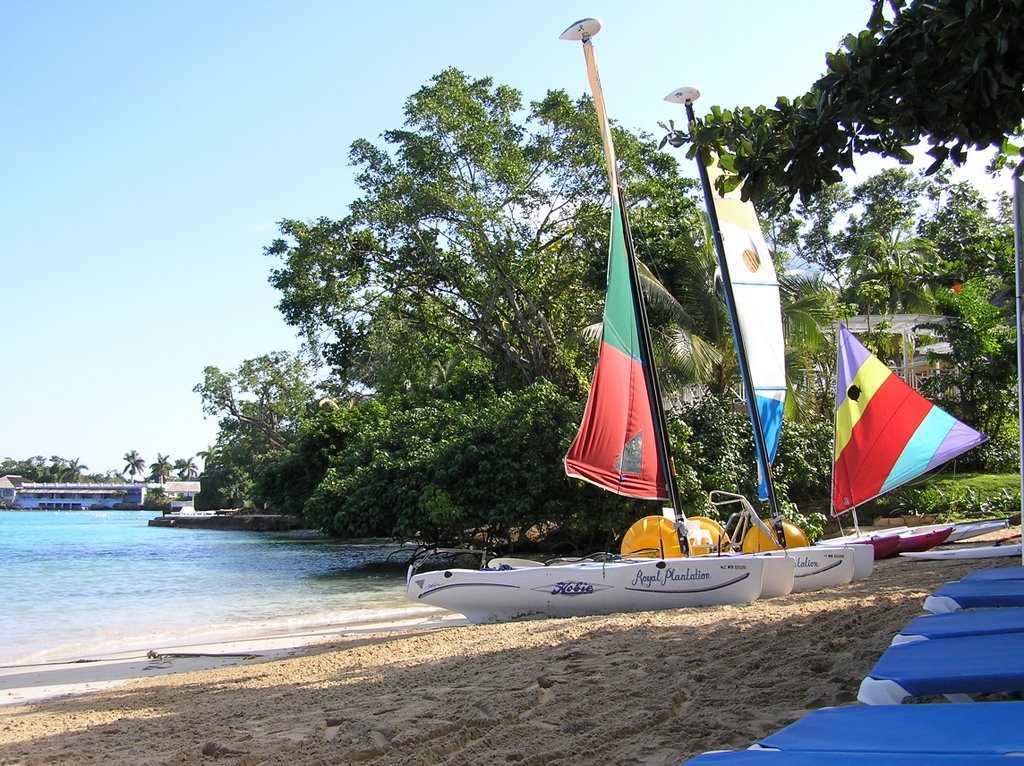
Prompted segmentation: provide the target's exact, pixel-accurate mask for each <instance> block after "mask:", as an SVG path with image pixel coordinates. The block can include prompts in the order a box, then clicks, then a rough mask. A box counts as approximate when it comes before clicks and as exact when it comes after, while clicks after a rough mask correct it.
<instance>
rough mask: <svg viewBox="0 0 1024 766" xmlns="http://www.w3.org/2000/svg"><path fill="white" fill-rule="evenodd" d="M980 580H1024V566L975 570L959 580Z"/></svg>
mask: <svg viewBox="0 0 1024 766" xmlns="http://www.w3.org/2000/svg"><path fill="white" fill-rule="evenodd" d="M981 580H1024V566H1020V565H1019V564H1018V565H1017V566H1012V567H992V568H991V569H975V570H974V571H973V572H968V573H967V574H965V575H964V576H963V577H961V578H960V581H961V582H978V581H981Z"/></svg>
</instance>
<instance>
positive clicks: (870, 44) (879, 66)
mask: <svg viewBox="0 0 1024 766" xmlns="http://www.w3.org/2000/svg"><path fill="white" fill-rule="evenodd" d="M886 6H889V7H891V9H892V13H891V14H889V15H887V14H886V12H885V11H886ZM827 62H828V72H827V73H826V74H825V76H823V77H822V78H821V79H820V80H818V81H817V82H816V83H814V85H813V86H812V87H811V89H810V90H809V91H808V92H807V93H806V94H804V95H802V96H799V97H796V98H793V99H790V98H785V97H780V98H779V99H778V101H777V102H776V104H775V107H774V108H768V107H764V106H759V107H756V108H752V107H742V108H736V109H733V110H724V109H721V108H720V107H717V106H715V107H712V108H711V110H710V112H709V114H708V115H707V116H706V117H704V118H703V119H698V120H697V122H696V124H695V125H693V126H692V128H691V131H690V134H691V135H689V136H684V135H682V134H680V133H678V132H676V131H673V132H671V133H670V134H669V136H667V137H666V139H667V140H671V141H672V142H673V143H676V144H680V145H681V144H682V143H684V142H686V141H687V140H692V146H691V148H690V150H689V153H690V156H694V155H700V156H701V157H702V158H703V159H704V161H705V162H707V161H708V160H709V159H710V157H711V156H712V155H713V154H718V155H719V156H721V158H722V160H721V164H722V166H723V167H724V168H726V169H727V170H729V171H733V172H735V173H736V174H737V177H735V178H734V179H732V181H731V182H730V183H738V182H740V181H742V183H743V193H744V194H746V195H749V196H752V197H753V198H754V199H763V198H765V197H766V196H768V195H770V194H771V193H773V192H781V193H782V194H784V195H787V196H791V195H793V194H796V193H798V194H800V195H801V197H802V198H803V199H804V200H805V201H806V200H808V199H810V197H811V196H812V195H814V194H816V193H817V192H818V191H819V190H820V189H822V188H823V187H824V186H827V185H829V184H832V183H835V182H837V181H839V180H840V178H841V177H840V172H839V171H840V170H845V169H849V168H852V167H853V166H854V162H855V155H857V154H867V153H874V154H879V155H883V156H886V157H893V158H896V159H898V160H900V161H901V162H909V161H911V159H912V157H911V155H910V153H909V149H911V148H913V147H915V146H917V145H918V144H919V143H920V142H921V141H923V140H926V141H928V142H929V143H930V145H931V149H930V150H929V152H928V153H929V154H930V155H931V156H932V157H933V158H934V160H935V163H934V165H933V167H932V168H931V169H936V168H937V167H938V166H939V165H940V164H941V163H942V162H944V161H945V160H947V159H951V160H952V161H953V162H954V163H957V164H960V163H962V162H963V161H964V160H965V158H966V155H967V152H966V150H967V149H968V148H971V147H976V148H978V149H985V148H988V147H994V148H1001V147H1005V149H1006V150H1007V152H1008V153H1010V154H1011V155H1019V149H1018V148H1017V147H1016V146H1012V145H1010V144H1009V143H1007V142H1006V137H1007V135H1008V134H1012V133H1014V132H1016V133H1020V132H1021V124H1022V120H1024V90H1022V89H1021V83H1022V82H1024V0H911V1H910V2H907V0H876V1H875V4H874V11H873V13H872V15H871V18H870V20H869V22H868V25H867V29H865V30H864V31H862V32H860V33H859V34H850V35H847V36H846V39H845V41H844V45H843V48H842V49H840V50H839V51H837V52H835V53H832V54H829V55H828V57H827Z"/></svg>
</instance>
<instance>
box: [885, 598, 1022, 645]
mask: <svg viewBox="0 0 1024 766" xmlns="http://www.w3.org/2000/svg"><path fill="white" fill-rule="evenodd" d="M992 633H1024V606H1008V607H1005V608H1003V609H971V610H968V611H966V612H945V613H942V614H926V615H924V616H923V617H918V618H916V619H914V620H911V621H910V623H909V624H908V625H907V626H906V627H905V628H903V629H902V630H901V631H900V632H899V633H897V634H896V637H895V638H893V640H892V643H893V646H896V645H897V644H906V643H909V642H911V641H922V640H925V639H931V638H956V637H958V636H983V635H990V634H992Z"/></svg>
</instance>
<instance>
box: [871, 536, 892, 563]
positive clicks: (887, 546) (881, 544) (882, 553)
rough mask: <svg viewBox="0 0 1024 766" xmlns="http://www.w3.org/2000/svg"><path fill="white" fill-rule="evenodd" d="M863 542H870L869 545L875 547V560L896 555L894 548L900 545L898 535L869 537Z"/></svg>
mask: <svg viewBox="0 0 1024 766" xmlns="http://www.w3.org/2000/svg"><path fill="white" fill-rule="evenodd" d="M864 542H868V543H871V547H872V548H874V549H875V561H878V560H879V559H888V558H892V557H893V556H895V555H896V552H897V551H896V549H897V548H899V546H900V538H899V535H888V536H886V537H871V538H869V539H867V540H865V541H864Z"/></svg>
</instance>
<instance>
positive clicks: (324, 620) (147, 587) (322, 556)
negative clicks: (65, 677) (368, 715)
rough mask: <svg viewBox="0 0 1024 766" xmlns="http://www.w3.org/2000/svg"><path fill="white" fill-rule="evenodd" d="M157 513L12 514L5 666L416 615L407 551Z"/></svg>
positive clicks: (0, 575) (1, 636)
mask: <svg viewBox="0 0 1024 766" xmlns="http://www.w3.org/2000/svg"><path fill="white" fill-rule="evenodd" d="M153 515H154V513H153V512H152V511H107V512H103V513H94V512H92V511H70V512H69V511H39V512H35V511H10V512H0V615H2V620H0V665H14V664H29V663H34V662H48V661H58V660H70V659H82V658H89V657H96V656H102V655H104V654H111V653H114V652H120V651H134V650H140V649H141V650H148V649H151V648H158V647H159V646H161V645H164V646H166V645H169V644H171V643H174V644H178V645H182V644H187V643H201V642H203V641H206V640H228V639H234V638H245V637H254V636H257V635H266V634H273V633H280V632H296V631H303V630H305V629H311V630H312V629H316V628H318V627H326V626H330V625H337V624H344V623H354V622H360V621H362V620H375V619H389V618H392V617H397V616H403V615H408V614H414V613H415V612H416V611H417V607H416V606H415V605H414V604H412V603H411V602H409V601H408V600H406V599H405V596H404V594H405V573H404V571H402V569H401V567H400V566H384V565H383V562H384V561H385V560H386V557H387V554H388V553H389V552H391V551H394V550H395V549H396V546H395V545H394V544H391V543H387V542H384V541H365V542H360V543H341V542H337V541H333V540H329V539H326V538H323V537H321V536H319V535H315V534H311V533H308V532H306V533H287V534H274V533H259V532H223V531H213V530H194V529H173V528H172V529H165V528H159V527H149V526H147V522H148V521H149V519H151V518H153Z"/></svg>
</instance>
